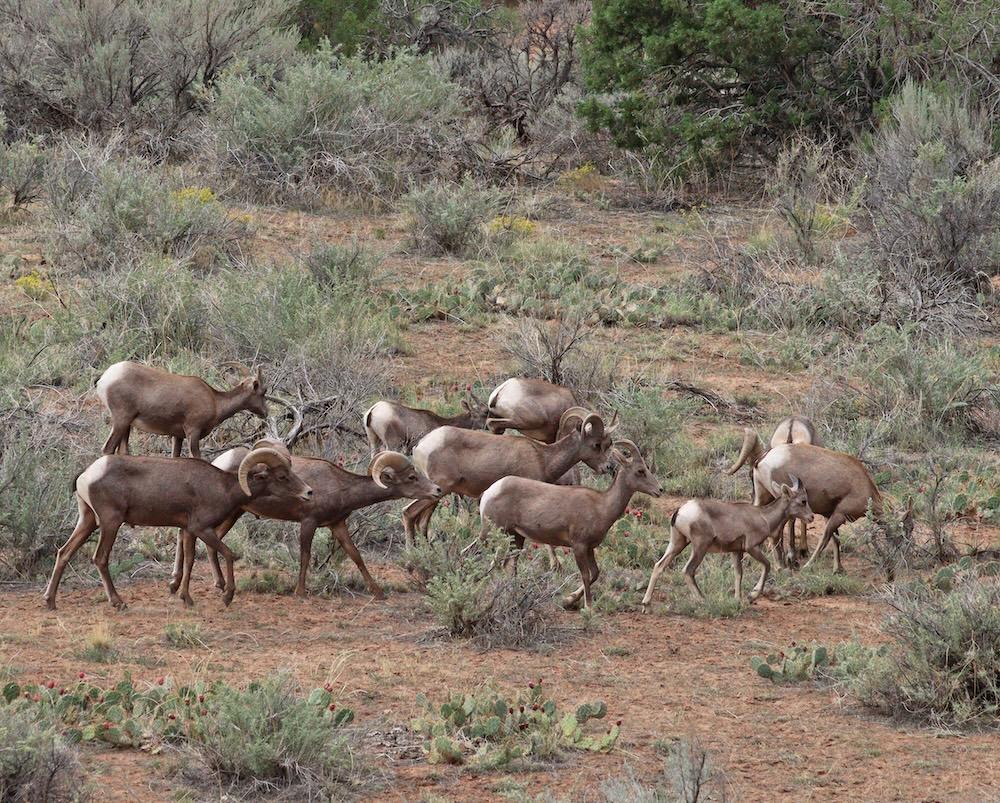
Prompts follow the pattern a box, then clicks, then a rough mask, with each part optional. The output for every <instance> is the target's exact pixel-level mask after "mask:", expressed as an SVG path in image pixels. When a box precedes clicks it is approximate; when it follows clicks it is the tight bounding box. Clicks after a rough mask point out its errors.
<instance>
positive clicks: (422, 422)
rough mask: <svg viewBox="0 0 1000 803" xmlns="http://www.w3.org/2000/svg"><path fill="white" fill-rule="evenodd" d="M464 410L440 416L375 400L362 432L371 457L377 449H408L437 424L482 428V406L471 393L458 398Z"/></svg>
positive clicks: (484, 415) (367, 412)
mask: <svg viewBox="0 0 1000 803" xmlns="http://www.w3.org/2000/svg"><path fill="white" fill-rule="evenodd" d="M462 407H464V408H465V412H464V413H459V414H458V415H454V416H443V415H438V414H437V413H434V412H431V411H430V410H419V409H416V408H414V407H407V406H406V405H405V404H400V403H399V402H391V401H379V402H375V404H373V405H372V406H371V407H369V408H368V409H367V410H366V411H365V416H364V423H365V432H366V433H367V435H368V444H369V445H370V446H371V453H372V457H374V456H375V455H377V454H378V453H379V452H385V451H394V452H404V453H406V452H409V451H410V450H411V449H413V446H414V445H415V444H416V443H417V442H418V441H419V440H420V439H421V438H422V437H424V435H426V434H427V433H428V432H430V431H431V430H434V429H437V428H438V427H461V428H462V429H482V428H483V425H484V424H485V423H486V407H485V406H484V405H483V403H482V402H481V401H479V400H478V399H477V398H476V397H475V396H473V395H472V394H471V393H470V394H468V396H467V398H465V399H463V400H462Z"/></svg>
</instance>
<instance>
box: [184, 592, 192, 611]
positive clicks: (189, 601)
mask: <svg viewBox="0 0 1000 803" xmlns="http://www.w3.org/2000/svg"><path fill="white" fill-rule="evenodd" d="M181 599H182V600H184V605H185V607H188V608H193V607H194V600H193V599H191V596H190V595H189V594H183V595H182V596H181Z"/></svg>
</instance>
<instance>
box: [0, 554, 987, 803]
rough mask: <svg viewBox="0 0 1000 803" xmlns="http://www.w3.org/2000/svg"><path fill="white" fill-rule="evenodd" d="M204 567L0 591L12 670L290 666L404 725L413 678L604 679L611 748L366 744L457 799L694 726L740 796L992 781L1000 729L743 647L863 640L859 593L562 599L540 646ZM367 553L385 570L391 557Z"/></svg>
mask: <svg viewBox="0 0 1000 803" xmlns="http://www.w3.org/2000/svg"><path fill="white" fill-rule="evenodd" d="M205 568H206V567H204V566H200V567H199V576H198V577H197V585H198V588H197V593H198V607H197V609H196V610H194V611H192V612H188V611H185V610H183V609H182V608H181V607H180V605H179V603H178V602H177V600H174V599H171V598H170V597H168V595H167V593H166V588H165V581H164V580H162V579H157V580H152V579H150V580H142V581H139V582H136V583H134V584H131V585H128V586H126V587H125V588H124V590H123V595H124V596H126V598H127V599H128V601H129V602H130V607H129V608H128V610H126V611H123V612H121V613H115V612H112V611H111V610H110V609H109V608H108V607H107V604H106V603H105V601H104V600H103V597H102V594H101V592H100V590H99V589H97V588H92V587H88V588H82V589H75V590H70V589H69V588H67V589H66V592H65V593H64V594H63V595H62V597H61V599H60V607H59V610H58V611H57V612H53V613H50V612H48V611H46V610H45V609H44V606H43V605H42V604H41V598H40V596H41V589H40V588H33V589H30V590H23V591H18V592H16V593H7V594H5V595H4V597H3V603H4V604H3V607H2V612H0V643H2V645H3V654H4V663H7V664H8V665H10V666H11V667H12V668H14V669H15V670H16V672H17V675H18V676H19V677H21V678H24V679H38V680H42V679H53V680H55V681H56V682H57V683H62V682H67V683H68V682H70V681H71V679H73V678H75V676H76V673H77V672H79V671H86V672H87V673H88V674H89V675H90V676H92V677H94V678H97V679H107V680H108V681H114V680H117V679H118V678H120V676H121V674H122V673H123V672H124V671H126V670H128V671H131V672H132V674H133V676H134V677H135V678H137V679H139V680H140V681H148V682H149V683H153V682H155V678H156V677H157V676H159V675H169V676H171V677H172V678H173V679H174V680H175V681H176V682H184V681H189V680H192V679H195V678H204V679H214V678H222V679H225V680H226V681H228V682H230V683H233V684H241V683H243V682H245V681H246V680H247V679H249V678H251V677H257V676H260V675H262V674H264V673H266V672H269V671H271V670H274V669H278V668H287V669H290V670H291V671H292V672H293V673H294V674H295V676H296V677H297V678H298V679H299V680H300V681H301V682H302V683H303V684H304V685H305V686H306V687H309V688H311V687H314V686H319V685H322V684H323V683H326V682H333V683H334V685H335V686H336V687H338V689H340V691H339V693H338V700H339V701H341V703H342V704H344V705H349V706H351V707H353V708H354V709H355V710H356V712H357V715H358V722H359V723H360V724H361V726H362V727H363V728H364V729H365V730H366V731H370V732H379V733H384V732H387V731H390V730H391V729H392V728H393V727H394V726H399V725H404V726H405V724H406V723H407V721H408V720H409V718H410V717H411V716H413V715H415V714H416V713H418V711H417V707H416V703H415V699H416V695H417V694H418V693H419V692H424V693H426V694H428V695H429V696H430V697H431V698H432V699H434V698H435V697H437V698H440V697H442V696H443V695H444V693H445V691H446V690H448V689H454V690H469V689H471V688H474V687H476V686H477V685H479V684H481V683H483V682H486V681H492V682H495V683H497V684H499V685H500V686H501V687H503V688H516V687H518V686H521V685H523V684H526V683H527V682H528V681H529V680H533V679H537V678H539V677H541V678H544V682H545V684H546V686H547V687H548V688H549V690H550V693H551V694H552V695H553V696H554V698H555V699H556V701H557V702H558V703H560V704H561V705H565V706H572V705H575V704H576V703H578V702H582V701H584V700H589V699H594V698H601V699H604V700H605V701H606V702H607V704H608V711H609V717H613V718H621V719H622V720H623V726H622V733H623V737H622V741H621V742H620V746H619V749H617V750H616V751H615V752H614V753H612V754H611V755H592V754H582V753H571V754H568V755H567V757H566V760H565V762H564V763H560V764H555V765H551V766H548V767H544V768H541V769H538V770H535V771H531V772H524V773H516V774H512V775H510V776H508V775H507V774H503V773H482V774H475V773H471V772H468V771H463V770H462V769H460V768H452V767H441V766H430V765H427V764H426V763H424V762H423V761H422V760H419V759H415V758H411V757H409V756H411V755H412V753H413V751H403V755H402V756H399V754H398V753H397V754H396V756H395V757H392V756H390V757H389V758H383V759H378V761H382V762H384V763H385V766H386V768H387V769H388V771H389V773H390V776H389V780H388V781H387V782H386V783H385V784H384V785H382V786H381V788H378V789H375V790H372V791H371V792H370V793H367V794H366V795H364V798H365V799H370V800H416V799H420V798H421V797H423V796H426V795H430V794H432V793H433V794H434V795H439V796H441V797H440V798H438V799H442V798H443V799H446V800H456V801H459V800H492V799H502V798H501V797H500V794H499V792H498V789H503V788H509V787H505V786H504V783H505V782H508V783H509V782H510V780H511V779H512V781H513V782H514V783H516V784H518V785H520V787H521V788H522V789H523V791H524V792H525V793H526V794H528V795H531V796H534V795H537V794H541V793H542V792H548V793H550V794H552V795H553V796H554V797H556V798H557V799H565V800H585V799H588V798H589V799H594V797H595V796H594V791H595V789H596V787H597V785H598V784H599V782H600V780H601V779H603V778H606V777H607V776H609V775H613V774H618V773H620V772H621V771H622V770H623V767H624V765H626V764H627V765H629V766H630V767H632V768H633V769H634V770H635V771H636V773H637V774H638V776H639V777H640V778H652V777H654V776H655V775H656V773H657V772H658V771H659V769H660V768H661V766H662V756H661V755H660V754H659V753H658V752H657V749H656V747H655V745H656V744H657V742H658V740H662V741H661V742H660V743H661V744H662V742H663V741H669V740H671V739H674V738H677V737H681V736H686V735H692V734H694V735H697V736H698V738H699V739H700V740H701V742H702V743H703V744H704V745H705V746H706V747H708V748H710V749H711V750H713V751H715V752H716V755H717V757H718V759H719V760H720V762H721V763H722V764H723V765H724V766H725V767H726V768H727V773H728V778H729V782H730V784H731V791H732V796H731V799H734V800H746V801H757V800H760V801H764V800H775V799H779V800H816V801H819V800H839V801H846V800H858V801H862V800H907V801H913V800H926V801H944V800H948V801H967V800H982V799H989V798H993V797H995V796H996V795H998V794H1000V764H997V762H996V761H994V760H993V757H994V756H995V754H996V749H997V736H996V735H992V734H986V735H970V736H964V737H955V736H947V735H942V734H938V733H935V732H932V731H930V730H927V729H916V728H903V727H901V726H897V725H895V724H893V723H891V722H888V721H886V720H884V719H881V718H872V717H870V716H868V715H867V714H865V713H864V712H862V711H860V710H858V709H857V708H854V707H853V706H852V705H851V704H849V703H846V702H844V701H842V700H840V699H838V697H837V696H836V695H835V694H833V693H832V692H831V691H829V690H827V689H823V688H820V687H816V686H813V685H810V684H799V685H789V686H775V685H773V684H771V683H769V682H767V681H765V680H763V679H761V678H759V677H758V676H757V675H756V674H755V673H753V672H752V671H751V670H750V666H749V660H750V657H751V656H752V655H754V654H760V653H761V652H764V651H767V650H768V649H770V648H772V647H781V646H784V645H787V644H789V643H791V642H793V641H798V642H811V641H814V640H815V641H819V642H821V643H827V644H830V643H835V642H837V641H842V640H844V639H849V638H851V637H852V636H858V637H860V638H862V639H866V640H868V641H871V640H872V639H873V638H874V637H876V632H875V623H876V621H877V619H878V618H879V615H880V613H881V612H880V611H879V610H878V608H877V606H876V604H874V603H871V602H867V601H865V600H863V599H859V598H835V597H833V598H822V599H814V600H808V601H803V602H795V603H777V602H772V601H762V602H761V603H759V604H758V605H757V606H755V607H754V608H753V609H751V610H750V611H749V612H747V613H745V614H744V615H742V616H740V617H738V618H735V619H728V620H717V621H701V620H692V619H687V618H683V617H676V616H665V615H662V614H661V613H657V612H655V611H654V613H652V614H649V615H645V616H644V615H642V614H638V613H634V614H633V613H625V614H617V615H614V616H606V617H602V618H600V619H599V621H598V622H597V625H596V629H595V630H590V631H584V630H582V629H581V624H580V618H579V615H578V614H573V613H568V612H567V613H560V614H559V616H560V620H561V621H560V624H561V625H562V626H563V627H564V629H565V635H564V638H563V640H562V641H561V642H560V643H558V644H556V645H553V646H552V647H551V648H550V649H548V650H543V651H528V652H524V651H517V652H512V651H506V650H491V651H481V650H478V649H476V648H475V647H472V646H469V645H467V644H464V643H457V642H446V641H441V640H438V639H435V638H433V630H434V624H433V621H432V619H431V618H430V616H429V615H428V614H427V613H426V612H425V610H424V606H423V604H422V602H421V598H420V595H419V594H417V593H398V592H397V593H392V594H391V595H390V597H389V599H388V601H386V602H384V603H376V602H372V601H371V600H369V599H368V598H367V597H365V596H352V595H342V596H339V597H335V598H333V599H319V598H311V599H306V600H299V599H294V598H290V597H272V596H266V595H258V594H240V595H238V596H237V599H236V601H235V602H234V604H233V605H232V607H231V608H229V609H225V608H224V607H223V605H222V603H221V600H220V599H219V598H218V597H217V595H216V592H214V591H213V590H210V588H209V587H210V580H209V576H208V572H207V571H205ZM373 570H374V571H375V573H376V574H377V575H378V576H380V577H387V576H388V575H391V574H393V573H394V572H396V570H395V569H393V568H392V567H387V566H377V567H373ZM180 621H183V622H188V623H197V624H198V625H200V626H201V628H202V632H203V633H204V634H205V647H204V648H194V649H177V648H174V647H171V646H170V645H168V644H167V643H166V641H165V640H164V638H163V628H164V626H165V624H166V623H168V622H180ZM100 623H106V624H107V626H108V627H109V628H110V630H111V632H112V634H113V639H114V644H115V646H116V649H118V650H120V651H121V653H122V656H121V661H120V662H118V663H114V664H93V663H89V662H87V661H85V660H83V659H82V658H81V657H80V652H81V650H82V649H83V648H84V645H85V642H86V637H87V634H88V633H89V632H91V631H92V630H93V629H94V628H95V627H96V626H98V625H99V624H100ZM140 661H141V662H140ZM372 739H373V743H375V744H377V743H378V741H379V737H378V736H375V737H372ZM374 752H376V753H377V752H378V750H377V749H375V750H374ZM389 752H390V753H391V752H394V751H389ZM85 756H86V761H87V765H88V766H89V768H90V770H91V771H92V773H93V775H94V778H95V779H98V778H105V779H108V780H110V781H111V782H110V784H106V783H102V785H101V789H102V798H103V799H105V800H108V801H112V800H115V801H117V800H121V801H125V800H171V799H173V795H174V794H175V791H176V787H175V785H174V784H173V783H172V782H171V781H170V780H165V779H164V769H163V768H164V765H165V764H169V757H164V756H162V755H161V756H150V755H147V754H145V753H142V752H139V751H109V750H94V749H90V748H88V749H86V750H85ZM168 777H169V776H168Z"/></svg>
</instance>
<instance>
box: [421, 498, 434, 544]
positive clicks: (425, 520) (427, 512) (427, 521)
mask: <svg viewBox="0 0 1000 803" xmlns="http://www.w3.org/2000/svg"><path fill="white" fill-rule="evenodd" d="M430 502H431V504H429V505H428V506H427V507H426V508H425V509H424V512H423V513H422V514H421V516H420V521H419V522H418V526H419V527H420V530H421V532H422V533H423V534H424V539H427V540H429V539H430V535H428V533H429V531H430V529H431V516H433V515H434V511H435V510H437V506H438V500H437V499H431V500H430Z"/></svg>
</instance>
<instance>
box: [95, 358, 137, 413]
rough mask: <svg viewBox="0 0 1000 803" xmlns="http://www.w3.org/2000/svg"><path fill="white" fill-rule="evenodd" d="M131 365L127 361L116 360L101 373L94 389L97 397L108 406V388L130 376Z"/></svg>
mask: <svg viewBox="0 0 1000 803" xmlns="http://www.w3.org/2000/svg"><path fill="white" fill-rule="evenodd" d="M130 367H131V366H130V365H129V364H128V363H127V362H116V363H115V364H114V365H112V366H111V367H110V368H108V370H107V371H105V372H104V373H103V374H101V378H100V379H98V380H97V385H96V386H95V388H94V389H95V391H96V393H97V397H98V398H99V399H100V400H101V401H102V402H104V406H105V407H107V406H108V389H109V388H110V387H111V386H112V385H116V384H118V383H119V382H121V381H122V380H123V379H125V377H126V376H128V373H129V368H130Z"/></svg>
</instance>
